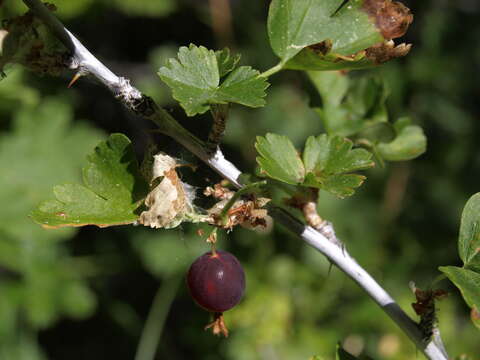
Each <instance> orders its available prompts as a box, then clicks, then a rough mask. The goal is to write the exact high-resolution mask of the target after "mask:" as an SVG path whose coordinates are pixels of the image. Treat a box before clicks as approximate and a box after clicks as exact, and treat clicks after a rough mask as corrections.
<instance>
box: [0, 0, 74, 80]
mask: <svg viewBox="0 0 480 360" xmlns="http://www.w3.org/2000/svg"><path fill="white" fill-rule="evenodd" d="M46 5H47V8H48V9H49V10H50V11H55V10H56V7H55V6H54V5H52V4H46ZM0 42H1V44H0V47H1V55H0V71H2V72H3V69H4V67H5V66H6V65H7V64H20V65H23V66H25V67H26V68H28V69H29V70H31V71H34V72H35V73H37V74H40V75H45V74H48V75H53V76H57V75H59V74H60V73H61V72H62V71H63V70H64V69H65V68H66V67H67V64H68V59H69V58H70V54H69V52H68V51H67V49H66V48H65V47H64V46H63V45H62V44H61V43H60V41H58V40H57V39H56V38H55V37H54V36H53V35H52V34H51V33H50V31H49V29H48V28H47V27H46V26H45V25H44V24H43V22H42V21H41V20H39V19H38V18H36V17H35V16H34V15H33V13H32V12H31V11H28V12H27V13H26V14H25V15H22V16H18V17H15V18H12V19H10V20H5V21H4V22H3V31H2V36H1V37H0Z"/></svg>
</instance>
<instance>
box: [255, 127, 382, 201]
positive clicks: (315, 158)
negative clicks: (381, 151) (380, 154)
mask: <svg viewBox="0 0 480 360" xmlns="http://www.w3.org/2000/svg"><path fill="white" fill-rule="evenodd" d="M255 147H256V149H257V151H258V153H259V154H260V157H258V158H257V162H258V164H259V165H260V166H261V171H260V172H261V173H264V174H266V175H268V176H269V177H271V178H273V179H276V180H279V181H282V182H285V183H287V184H291V185H300V186H305V187H312V188H318V189H323V190H326V191H328V192H331V193H333V194H335V195H337V196H339V197H345V196H350V195H352V194H353V193H354V188H357V187H359V186H360V185H361V184H362V182H363V180H364V179H365V177H364V176H362V175H357V174H352V172H353V171H357V170H362V169H367V168H370V167H372V166H373V165H374V163H373V161H371V157H372V154H371V153H370V152H368V151H367V150H365V149H352V142H351V141H349V140H346V139H344V138H341V137H339V136H333V137H329V136H328V135H326V134H323V135H320V136H318V137H315V136H311V137H309V138H308V139H307V142H306V143H305V149H304V151H303V156H302V158H300V156H299V155H298V153H297V151H296V149H295V148H294V147H293V144H292V143H291V141H290V140H289V139H288V138H287V137H285V136H281V135H275V134H267V135H266V136H265V137H261V136H259V137H258V138H257V142H256V144H255Z"/></svg>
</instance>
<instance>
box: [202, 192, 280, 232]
mask: <svg viewBox="0 0 480 360" xmlns="http://www.w3.org/2000/svg"><path fill="white" fill-rule="evenodd" d="M234 194H235V192H234V191H232V190H229V189H227V188H225V187H223V186H222V185H221V184H215V185H214V187H207V188H206V189H205V191H204V195H206V196H211V197H213V198H215V199H218V200H220V201H219V202H217V203H216V204H215V205H214V206H213V207H212V208H210V209H209V210H208V211H207V213H208V214H209V222H210V223H211V224H212V225H216V226H219V227H222V228H224V229H228V230H231V229H233V228H234V227H235V226H237V225H241V226H242V227H245V228H247V229H251V230H256V231H257V230H258V231H260V232H265V231H269V229H270V228H271V226H272V219H271V217H270V216H269V215H268V212H267V210H266V209H264V208H263V207H264V206H265V205H267V203H268V202H269V201H270V199H268V198H264V197H256V196H254V195H248V196H245V197H243V198H240V199H238V200H237V201H235V203H234V204H233V205H232V206H231V207H230V209H228V211H227V212H226V216H225V217H224V216H223V209H224V208H225V206H226V205H227V203H228V202H229V201H230V199H231V198H232V197H233V195H234Z"/></svg>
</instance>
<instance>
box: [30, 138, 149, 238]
mask: <svg viewBox="0 0 480 360" xmlns="http://www.w3.org/2000/svg"><path fill="white" fill-rule="evenodd" d="M87 160H88V164H87V166H86V167H84V169H83V182H84V185H80V184H65V185H59V186H55V187H54V189H53V192H54V195H55V198H56V200H50V201H46V202H43V203H42V204H40V205H39V206H38V208H37V209H36V210H34V211H33V212H32V213H31V217H32V218H33V220H34V221H35V222H37V223H39V224H41V225H43V226H44V227H48V228H58V227H63V226H84V225H97V226H100V227H106V226H112V225H121V224H130V223H133V222H134V221H136V220H137V219H138V212H137V209H138V207H139V205H141V203H142V200H143V198H144V197H145V196H146V193H147V191H148V187H147V184H146V182H145V181H144V180H143V177H142V176H141V175H140V171H139V168H138V163H137V160H136V158H135V154H134V151H133V147H132V144H131V143H130V140H129V139H128V138H127V137H126V136H124V135H122V134H112V135H110V137H109V138H108V139H107V140H106V141H103V142H101V143H100V144H99V145H98V146H97V147H96V148H95V151H94V152H93V153H92V154H91V155H90V156H88V157H87Z"/></svg>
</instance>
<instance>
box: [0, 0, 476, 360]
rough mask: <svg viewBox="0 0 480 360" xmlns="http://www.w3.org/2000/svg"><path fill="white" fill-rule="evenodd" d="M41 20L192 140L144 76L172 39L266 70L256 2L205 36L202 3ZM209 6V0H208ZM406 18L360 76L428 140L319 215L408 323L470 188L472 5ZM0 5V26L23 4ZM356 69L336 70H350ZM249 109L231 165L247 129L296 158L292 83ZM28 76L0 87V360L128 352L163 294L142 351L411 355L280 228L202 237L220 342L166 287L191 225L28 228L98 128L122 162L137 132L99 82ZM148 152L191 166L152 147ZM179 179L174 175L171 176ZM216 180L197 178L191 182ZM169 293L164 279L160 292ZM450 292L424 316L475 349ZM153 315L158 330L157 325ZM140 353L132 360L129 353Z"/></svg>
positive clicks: (238, 121) (114, 4)
mask: <svg viewBox="0 0 480 360" xmlns="http://www.w3.org/2000/svg"><path fill="white" fill-rule="evenodd" d="M55 3H56V5H57V6H58V8H59V10H58V15H59V17H60V18H61V19H62V20H63V21H65V22H66V24H67V26H68V27H69V28H70V29H71V30H72V31H73V32H74V33H76V34H78V35H79V36H80V38H81V39H82V40H83V41H84V42H85V45H87V47H89V48H90V49H91V50H92V51H93V52H94V53H95V54H96V55H98V56H99V57H100V58H101V59H105V60H106V62H107V64H108V65H109V66H110V67H111V68H112V69H114V70H115V71H117V72H118V73H120V74H122V75H125V76H127V77H129V78H131V79H132V80H133V82H134V83H135V84H137V85H139V87H140V88H141V89H142V90H143V91H145V92H146V93H148V94H150V95H152V96H153V97H154V98H155V100H156V101H158V102H159V103H160V104H162V105H164V106H166V107H167V108H169V109H171V111H172V112H173V113H174V115H175V116H176V117H177V118H180V119H182V120H183V121H184V123H185V126H187V127H188V128H189V129H191V130H192V131H194V132H196V133H197V134H200V135H202V136H204V135H206V129H207V128H208V126H207V124H208V122H209V121H210V119H209V117H208V116H204V117H203V118H200V119H196V120H195V121H190V122H189V121H188V119H186V117H185V116H184V112H183V109H181V108H180V107H179V106H178V105H176V103H175V102H174V100H173V99H172V97H171V95H170V91H169V90H168V88H167V87H166V86H165V85H164V84H162V83H161V81H160V80H159V79H158V77H157V76H156V72H157V71H158V69H159V68H160V66H163V65H164V64H165V59H166V58H168V57H174V56H175V54H176V51H177V48H178V47H179V46H182V45H188V44H189V43H190V42H194V43H196V44H201V45H204V46H206V47H207V48H221V47H223V46H225V45H227V46H230V47H231V48H232V50H233V51H234V52H236V53H237V52H238V53H241V54H242V56H243V57H242V60H241V65H252V66H254V67H255V68H257V69H260V70H266V69H267V68H269V67H271V66H272V65H274V64H275V63H276V61H277V60H276V57H275V55H274V54H273V52H272V51H271V49H270V46H269V44H268V40H267V29H266V14H267V7H268V1H253V0H250V1H249V0H243V1H238V0H232V1H231V2H230V5H231V10H232V19H233V20H232V22H231V23H230V25H231V28H232V31H231V33H230V34H231V36H229V35H228V34H229V32H228V31H227V30H228V28H227V29H223V31H221V32H218V31H216V29H215V28H214V27H212V26H211V8H210V7H209V2H208V1H194V0H169V1H165V0H163V1H152V0H135V1H106V0H102V1H93V0H76V1H66V0H62V1H60V0H57V1H55ZM210 3H212V4H213V3H215V2H214V1H211V2H210ZM407 5H408V6H409V7H410V8H411V9H412V10H413V12H414V14H415V22H414V24H413V25H412V27H411V30H410V32H409V33H408V34H407V37H406V40H407V41H408V42H412V43H413V44H414V48H413V50H412V52H411V54H410V55H409V56H408V57H407V58H406V59H403V60H401V61H399V60H397V61H395V62H393V63H390V64H387V65H385V66H383V67H381V68H379V69H375V70H371V71H369V73H373V74H375V73H376V74H378V75H379V76H383V77H385V79H386V84H387V87H388V88H389V91H390V97H389V101H388V108H389V112H390V114H391V116H392V118H394V119H396V118H398V117H400V116H404V115H409V116H411V117H412V118H413V120H414V122H415V123H417V124H420V125H421V126H422V127H423V128H424V131H425V133H426V135H427V137H428V150H427V153H426V154H425V155H423V156H422V157H420V158H419V159H416V160H414V161H412V162H405V163H403V162H402V163H394V164H388V165H387V166H386V167H385V168H380V167H378V166H377V167H376V168H374V169H371V170H368V171H367V172H366V175H367V180H366V183H365V184H364V185H363V186H362V187H361V188H360V189H359V190H357V192H356V194H355V196H353V197H351V198H348V199H344V200H340V199H337V198H334V197H333V196H330V195H327V194H322V196H321V199H320V204H319V209H320V213H321V214H322V215H323V217H325V218H326V219H328V220H330V221H332V222H334V224H335V226H336V230H337V233H338V235H339V237H340V238H341V239H343V241H344V242H345V243H346V246H347V247H348V249H349V251H350V253H351V254H352V255H353V256H355V257H356V258H357V259H358V261H359V262H360V264H362V265H364V267H365V268H366V269H367V270H368V271H370V272H371V273H372V274H373V275H374V276H375V277H376V278H377V279H378V280H379V282H380V283H381V284H382V285H384V287H385V288H386V289H387V290H388V291H389V292H390V293H391V294H392V295H393V296H394V297H395V298H396V299H397V300H398V301H399V303H400V305H401V306H402V307H403V308H404V309H407V310H408V311H409V313H410V314H411V315H412V316H413V310H412V309H411V306H410V303H412V302H413V301H414V300H413V296H412V294H411V292H410V290H409V289H408V282H409V281H410V280H414V281H415V282H416V283H417V285H418V286H420V287H428V286H429V284H430V283H431V282H432V280H433V279H434V278H435V277H436V276H437V275H438V274H439V272H438V270H437V268H438V266H441V265H461V261H460V259H459V257H458V255H457V241H456V239H457V233H458V228H459V224H460V215H461V210H462V207H463V206H464V204H465V202H466V200H467V199H468V198H469V197H470V195H471V194H473V193H475V192H478V191H479V186H478V180H477V178H478V176H479V175H480V159H479V157H478V150H477V147H478V145H477V143H478V141H477V137H478V134H480V125H479V123H478V121H476V120H477V119H478V117H479V116H480V109H479V106H478V95H479V93H480V88H479V85H478V84H479V82H478V80H479V79H478V75H477V73H478V70H480V50H479V48H478V47H477V46H475V45H474V44H475V43H476V41H477V39H478V36H479V35H480V22H479V21H478V19H479V16H480V5H479V4H478V3H477V2H475V1H473V0H464V1H461V2H460V1H458V2H454V1H450V2H449V1H437V0H426V1H421V2H420V1H416V2H413V1H408V2H407ZM24 10H25V7H24V6H23V4H22V3H21V1H20V0H5V1H3V2H2V5H1V7H0V14H1V18H5V17H9V16H12V15H14V14H17V13H19V12H23V11H24ZM362 74H365V73H356V72H354V73H352V74H351V76H362ZM271 82H272V85H271V87H270V88H269V89H268V90H267V94H268V95H267V98H266V101H267V105H266V106H265V107H264V108H260V109H245V108H240V107H236V106H234V107H233V109H232V114H231V120H230V121H229V123H228V129H227V136H226V139H225V142H226V144H225V152H226V154H227V156H228V157H229V158H230V159H232V160H233V161H234V162H235V163H236V164H237V165H238V166H239V167H240V169H243V170H247V171H251V170H252V169H253V168H254V166H255V156H256V153H255V149H254V146H253V145H254V141H255V136H257V135H262V136H263V135H265V134H266V133H267V132H274V133H278V134H283V135H288V136H289V138H290V139H292V141H294V144H295V145H296V146H297V148H300V147H301V146H302V145H303V143H304V142H305V140H306V138H307V137H308V136H310V135H318V134H319V133H320V132H321V131H322V125H321V122H320V120H319V118H318V115H317V114H316V112H315V111H314V110H313V109H311V107H316V106H318V105H319V101H320V99H319V98H318V95H314V94H315V92H314V91H313V86H312V85H311V83H310V82H309V80H308V78H307V77H306V76H305V75H303V74H302V73H296V72H284V73H281V74H279V75H275V76H274V77H273V78H272V79H271ZM67 83H68V79H67V78H66V77H64V78H47V77H45V78H40V77H38V76H37V75H34V74H30V73H27V72H25V71H23V70H22V69H21V68H19V67H13V68H10V69H7V78H6V79H4V80H2V82H1V83H0V200H1V203H2V206H1V207H0V359H1V360H24V359H25V360H36V359H64V358H68V359H70V360H77V359H86V358H88V359H106V358H115V359H132V358H134V354H135V352H136V348H137V344H138V341H139V338H140V334H141V331H142V327H143V324H144V323H145V320H146V317H147V314H148V311H149V308H150V305H151V303H152V301H153V299H154V296H155V294H156V292H157V290H158V289H159V288H160V289H162V288H163V291H164V292H163V293H165V289H167V290H168V291H170V290H169V289H178V290H175V291H176V294H175V297H174V299H173V301H168V297H165V302H163V303H162V306H163V307H164V308H165V310H169V312H168V316H167V318H166V321H165V324H164V326H163V332H162V335H161V338H160V343H159V349H158V352H157V357H156V358H157V359H174V360H175V359H189V358H190V359H202V360H217V359H228V360H243V359H249V360H250V359H262V360H263V359H279V360H283V359H288V360H291V359H294V360H295V359H308V358H309V357H310V356H312V355H315V354H316V355H320V356H322V358H324V359H332V358H334V352H335V344H336V343H337V342H338V341H340V342H343V344H344V346H345V347H346V348H347V349H349V350H350V351H352V352H355V350H357V351H358V350H359V349H360V350H362V349H363V351H364V352H365V353H366V354H368V355H369V356H371V357H373V358H376V359H392V360H397V359H398V360H401V359H412V358H415V357H416V356H417V355H416V350H415V348H414V347H413V345H412V344H411V343H410V342H409V341H408V340H407V339H406V337H405V336H404V335H403V334H402V333H401V332H400V331H399V330H398V329H397V328H396V325H394V324H393V323H392V322H391V321H390V319H388V318H387V317H386V316H385V315H384V314H383V313H382V312H381V310H380V309H379V308H377V306H376V305H375V304H374V303H373V302H372V301H371V300H370V299H369V298H368V297H366V296H365V295H364V294H363V292H362V291H361V290H360V289H359V288H358V287H357V286H356V285H355V284H354V283H353V282H351V281H350V280H349V279H347V278H346V277H345V276H344V275H343V274H342V273H340V272H339V271H338V270H336V269H333V270H332V272H331V273H329V271H328V269H329V263H328V262H327V261H326V260H325V259H324V258H323V257H322V256H321V255H320V254H318V253H316V252H315V251H313V250H312V249H310V248H308V247H307V246H306V245H304V244H303V243H302V242H300V241H299V240H298V239H296V238H294V237H292V236H291V235H289V234H288V233H287V232H286V231H285V229H282V228H280V227H276V228H275V229H274V231H273V232H272V233H271V234H270V235H257V234H255V233H252V232H249V231H247V230H243V229H236V230H235V231H234V232H233V233H231V234H230V235H229V236H228V239H227V238H223V239H222V240H221V242H220V246H221V247H222V248H225V249H228V250H229V251H231V252H233V253H234V254H235V255H236V256H237V257H238V258H239V259H240V261H241V262H242V264H243V265H244V267H245V270H246V272H247V287H248V288H247V294H246V297H245V299H244V301H243V302H242V303H241V304H240V305H239V306H238V307H236V308H235V309H234V310H232V311H230V312H228V313H227V314H226V321H227V322H228V324H229V327H230V330H231V336H230V338H229V339H228V340H224V339H219V338H215V337H213V336H212V335H211V334H209V333H207V332H204V331H203V330H202V328H203V326H204V325H205V324H206V323H207V321H208V315H207V314H206V313H205V312H203V311H202V310H201V309H199V308H198V307H196V306H195V304H194V303H193V301H191V299H190V298H189V296H188V294H187V291H186V289H185V286H184V283H183V274H184V273H185V270H186V268H188V266H189V264H190V262H191V261H192V259H194V258H195V257H196V256H198V255H200V254H201V253H203V252H204V251H207V249H208V248H207V246H206V245H205V244H204V243H203V242H202V240H201V239H200V237H198V236H197V235H196V233H195V229H194V228H193V227H189V226H184V227H183V228H182V229H180V230H173V231H153V230H152V231H149V230H146V229H141V228H133V227H117V228H110V229H98V228H95V227H87V228H82V229H80V230H71V229H69V230H56V231H51V230H50V231H48V230H44V229H42V228H40V227H38V225H35V224H33V222H32V221H31V220H30V219H28V218H27V214H28V213H29V212H30V211H31V210H32V209H33V208H34V207H35V206H36V205H38V203H39V202H40V201H42V200H45V199H48V198H49V196H50V194H51V188H52V186H53V185H55V184H60V183H64V182H78V181H79V180H80V176H81V166H82V165H83V164H85V157H86V155H87V154H88V153H90V152H91V150H92V149H93V147H94V146H95V145H96V144H97V143H98V142H99V141H100V139H104V138H105V137H106V134H107V133H111V132H123V133H126V134H128V135H129V137H130V138H131V139H132V140H133V143H134V144H135V146H136V149H135V150H136V151H137V155H138V157H139V158H140V157H141V154H142V153H143V152H144V151H145V148H146V145H147V144H146V138H147V134H148V133H149V131H150V129H151V127H150V126H151V125H150V124H147V123H145V122H143V121H142V120H140V119H138V118H134V117H133V116H132V115H130V114H128V113H126V111H125V110H124V109H123V108H121V106H120V105H118V104H117V103H116V102H115V101H114V100H113V99H112V97H111V95H110V94H109V93H108V92H107V91H106V90H105V89H103V88H102V87H100V86H97V85H96V84H95V83H93V82H91V81H89V80H81V81H80V82H79V83H78V84H76V85H75V86H74V88H73V89H69V90H67V89H66V84H67ZM155 139H156V141H157V142H158V143H159V144H160V145H161V147H162V149H164V150H168V151H170V152H172V153H174V154H176V155H177V156H178V157H180V158H183V159H184V160H186V161H195V160H194V159H193V158H192V157H191V155H189V154H188V153H186V152H184V151H182V150H181V149H179V148H178V147H177V146H176V145H175V144H174V143H173V142H172V141H171V140H170V139H168V138H165V137H156V138H155ZM185 176H186V177H187V178H188V176H189V175H188V174H186V175H185ZM209 179H210V180H213V181H215V180H218V178H217V177H216V175H215V174H213V173H211V172H210V171H209V170H208V169H201V170H199V172H198V173H197V174H196V175H195V176H194V177H193V178H192V180H191V182H193V184H194V185H195V186H199V187H201V186H205V185H206V184H207V183H209ZM172 284H173V285H172ZM442 285H444V286H445V287H447V288H448V289H449V290H451V291H452V294H451V296H449V297H448V298H447V299H445V300H442V301H441V302H440V303H439V313H438V317H439V320H440V329H441V331H442V335H443V338H444V341H445V343H446V347H447V349H448V350H449V352H450V355H452V356H459V355H461V354H464V353H465V354H468V355H470V356H472V359H475V358H476V357H478V354H480V346H479V345H478V332H477V330H476V329H475V328H474V325H473V324H472V323H471V322H470V321H469V319H468V315H469V314H468V307H467V306H466V305H465V304H464V303H463V300H462V299H461V297H460V295H459V293H458V292H457V290H455V288H454V287H453V286H452V285H450V284H449V283H448V282H444V283H442ZM159 321H160V320H159ZM139 360H141V359H139Z"/></svg>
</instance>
